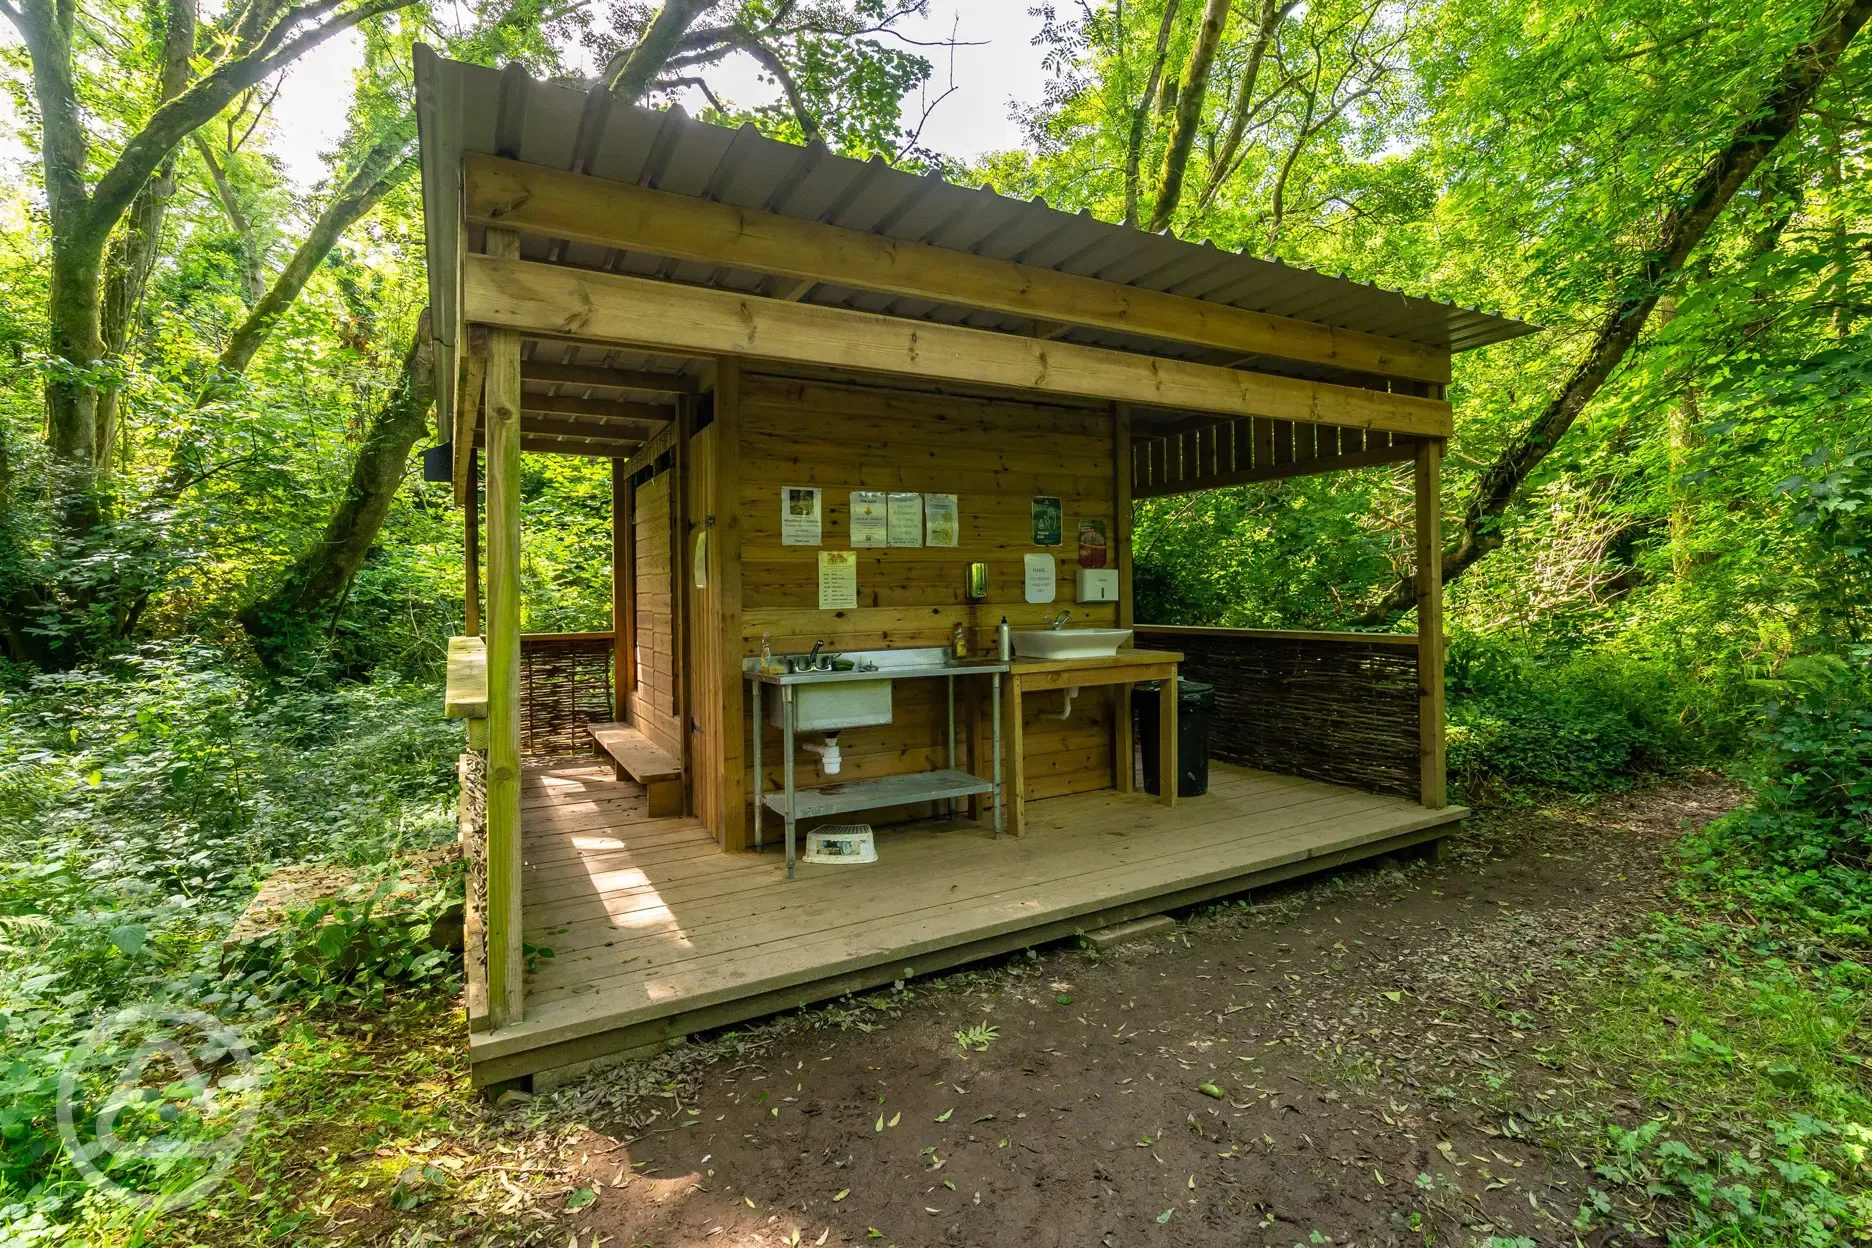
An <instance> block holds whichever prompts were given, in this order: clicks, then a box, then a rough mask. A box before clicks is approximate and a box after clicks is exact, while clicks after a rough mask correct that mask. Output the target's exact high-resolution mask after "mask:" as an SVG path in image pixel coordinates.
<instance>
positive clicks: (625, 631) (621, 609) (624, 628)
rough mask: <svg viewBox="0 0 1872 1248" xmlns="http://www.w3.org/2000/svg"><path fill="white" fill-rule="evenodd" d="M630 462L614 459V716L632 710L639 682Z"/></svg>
mask: <svg viewBox="0 0 1872 1248" xmlns="http://www.w3.org/2000/svg"><path fill="white" fill-rule="evenodd" d="M626 464H627V461H625V460H622V459H614V460H612V461H611V630H612V634H613V642H612V655H611V690H612V706H613V712H612V718H614V719H617V720H623V719H624V718H625V717H626V715H627V714H628V713H629V707H630V691H631V690H632V689H633V688H635V687H636V682H637V586H636V584H635V569H634V568H633V567H632V562H633V560H634V558H635V555H636V548H635V543H634V542H633V540H632V533H631V510H632V508H633V506H634V502H635V499H634V493H635V492H634V491H633V490H632V489H631V483H630V473H629V471H628V470H627V468H626Z"/></svg>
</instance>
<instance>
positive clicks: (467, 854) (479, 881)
mask: <svg viewBox="0 0 1872 1248" xmlns="http://www.w3.org/2000/svg"><path fill="white" fill-rule="evenodd" d="M455 775H456V778H457V779H458V780H460V782H461V799H460V801H459V803H458V804H457V806H456V811H455V815H456V827H457V829H458V833H459V839H460V841H461V851H462V861H463V862H465V863H466V864H467V865H468V877H467V880H466V881H465V885H464V887H465V891H466V895H465V896H464V897H463V903H464V910H463V914H462V943H463V945H464V947H465V956H466V958H467V965H468V967H469V979H470V984H469V1010H470V1013H474V1012H475V1011H476V1010H477V1009H479V1010H480V1011H482V1012H485V1009H486V1001H485V991H484V990H485V988H486V982H485V976H486V974H487V969H486V968H487V755H486V754H485V753H483V752H482V751H480V750H474V749H470V750H465V751H463V753H462V756H461V758H460V759H459V760H458V761H457V763H456V767H455ZM477 977H479V978H480V980H481V982H479V983H476V982H474V981H475V980H476V979H477ZM477 997H479V998H481V999H480V1000H478V1001H477V999H476V998H477Z"/></svg>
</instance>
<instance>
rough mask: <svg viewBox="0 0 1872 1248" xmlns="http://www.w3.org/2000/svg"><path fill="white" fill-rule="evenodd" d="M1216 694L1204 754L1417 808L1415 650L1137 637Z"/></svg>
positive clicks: (1316, 641) (1284, 639)
mask: <svg viewBox="0 0 1872 1248" xmlns="http://www.w3.org/2000/svg"><path fill="white" fill-rule="evenodd" d="M1136 644H1137V645H1138V647H1139V648H1140V649H1151V650H1181V651H1182V652H1183V655H1184V661H1183V667H1182V670H1181V675H1182V676H1184V677H1187V678H1188V679H1190V680H1201V681H1206V682H1208V683H1209V684H1212V685H1214V686H1215V690H1216V705H1215V719H1214V721H1213V724H1212V726H1211V728H1210V745H1209V754H1210V756H1211V757H1213V758H1219V759H1222V760H1223V761H1224V762H1230V763H1239V764H1241V765H1242V766H1244V767H1257V768H1260V769H1261V770H1263V771H1274V772H1280V773H1282V774H1284V775H1290V776H1305V777H1307V778H1308V779H1311V780H1324V781H1326V782H1328V783H1330V784H1343V785H1347V786H1349V787H1351V788H1355V789H1363V790H1365V791H1366V792H1368V793H1389V794H1394V795H1396V796H1398V797H1408V798H1413V799H1414V798H1416V797H1417V796H1418V793H1419V785H1420V783H1421V770H1420V767H1419V759H1420V754H1419V750H1420V745H1419V742H1418V737H1417V650H1416V648H1415V647H1414V646H1404V645H1398V644H1396V643H1395V642H1389V643H1387V642H1366V641H1346V640H1343V639H1341V638H1338V637H1320V638H1304V639H1301V638H1294V637H1291V636H1280V637H1273V636H1267V635H1264V634H1258V633H1254V632H1247V631H1241V632H1237V631H1232V630H1231V631H1221V630H1216V631H1208V630H1205V631H1200V632H1198V631H1183V630H1179V629H1166V630H1164V631H1156V630H1153V629H1150V628H1139V629H1138V630H1137V642H1136Z"/></svg>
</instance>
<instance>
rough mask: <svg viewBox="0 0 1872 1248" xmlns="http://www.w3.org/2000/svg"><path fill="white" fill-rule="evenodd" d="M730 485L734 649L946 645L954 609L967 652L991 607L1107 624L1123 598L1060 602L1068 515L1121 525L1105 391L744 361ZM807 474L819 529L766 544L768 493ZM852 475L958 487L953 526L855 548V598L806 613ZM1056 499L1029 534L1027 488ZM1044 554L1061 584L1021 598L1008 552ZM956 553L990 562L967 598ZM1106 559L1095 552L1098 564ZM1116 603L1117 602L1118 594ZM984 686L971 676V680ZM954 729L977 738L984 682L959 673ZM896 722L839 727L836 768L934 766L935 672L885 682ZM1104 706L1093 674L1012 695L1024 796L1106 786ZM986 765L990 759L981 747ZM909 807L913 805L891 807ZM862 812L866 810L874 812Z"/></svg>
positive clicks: (805, 769)
mask: <svg viewBox="0 0 1872 1248" xmlns="http://www.w3.org/2000/svg"><path fill="white" fill-rule="evenodd" d="M740 398H741V401H740V404H739V417H740V422H741V429H740V439H739V441H740V446H741V463H740V465H739V476H740V481H739V487H738V497H739V501H740V507H739V514H740V525H741V541H740V547H741V551H740V553H741V570H742V577H741V587H742V609H741V622H740V636H739V650H738V655H751V654H757V653H758V652H759V650H760V641H761V637H762V635H763V634H767V635H770V636H771V639H772V643H773V647H774V649H775V651H777V652H787V651H795V650H805V649H807V648H809V647H810V646H811V645H812V644H813V642H814V641H817V640H821V639H823V640H824V641H825V643H826V648H827V649H828V650H835V651H836V650H866V649H878V648H882V647H887V646H888V647H894V648H904V647H913V646H939V645H945V644H947V643H948V641H949V639H950V634H951V630H952V629H953V628H954V626H955V625H956V624H957V623H958V622H959V623H961V624H962V625H963V627H964V629H965V630H966V631H967V634H968V638H969V645H970V648H971V652H972V653H977V654H979V653H983V652H984V651H985V649H986V647H988V646H989V645H991V644H992V643H993V638H994V631H995V626H996V625H997V624H999V623H1000V621H1001V618H1002V616H1004V615H1005V616H1006V617H1007V619H1008V622H1009V623H1010V624H1011V625H1012V626H1013V627H1015V628H1017V629H1020V628H1033V627H1041V626H1044V624H1045V622H1046V621H1048V620H1049V619H1051V617H1052V616H1053V615H1054V614H1055V613H1056V612H1059V611H1062V610H1065V611H1070V612H1071V613H1072V620H1071V623H1072V624H1074V625H1076V626H1079V625H1083V626H1102V627H1112V626H1114V625H1116V624H1117V622H1118V620H1119V618H1120V604H1118V603H1098V604H1091V605H1084V606H1082V605H1080V604H1078V603H1077V602H1075V601H1074V573H1075V572H1076V571H1077V570H1078V554H1079V546H1078V538H1077V529H1078V522H1079V521H1080V520H1082V519H1096V520H1103V521H1104V522H1105V524H1106V532H1107V534H1108V540H1110V538H1111V537H1112V536H1115V535H1117V534H1119V533H1121V532H1122V528H1121V527H1120V523H1119V520H1118V516H1117V512H1116V508H1115V498H1116V493H1117V481H1118V470H1117V466H1116V464H1115V457H1114V452H1115V450H1116V446H1117V442H1116V430H1115V427H1114V426H1115V421H1114V414H1113V409H1112V408H1111V406H1110V405H1102V406H1090V405H1087V406H1068V405H1064V404H1048V403H1033V402H1025V401H1018V400H1012V399H1002V398H989V397H977V396H961V395H953V394H933V393H928V392H925V391H918V390H908V389H899V388H894V387H889V386H886V385H872V384H859V383H855V382H851V381H846V380H831V379H814V380H802V379H800V378H798V377H782V376H776V375H770V374H759V373H755V372H751V371H750V372H748V373H747V374H745V375H744V376H743V377H742V379H741V395H740ZM788 485H810V486H818V487H819V488H820V489H821V491H822V495H821V509H822V514H823V531H822V534H821V544H820V545H819V546H816V547H815V546H783V545H781V543H780V491H781V489H782V488H783V487H785V486H788ZM853 490H883V491H892V490H897V491H915V492H917V493H945V494H955V495H956V496H957V498H958V506H959V510H960V521H961V533H960V540H959V544H958V545H957V546H956V547H954V548H936V547H915V548H908V547H900V548H889V549H869V550H861V551H859V552H858V560H857V563H858V602H859V605H858V607H857V609H855V610H849V611H821V610H820V609H819V606H818V601H819V599H818V556H819V552H820V551H821V550H848V549H850V548H851V530H850V524H849V520H850V513H851V497H850V496H851V492H852V491H853ZM1035 496H1050V497H1057V498H1059V499H1060V501H1061V507H1062V516H1061V521H1062V524H1061V527H1062V530H1063V532H1062V535H1061V537H1062V541H1061V544H1060V545H1059V546H1056V547H1046V548H1042V547H1038V546H1035V545H1034V544H1033V531H1032V512H1031V505H1032V499H1033V498H1034V497H1035ZM1043 550H1044V552H1045V553H1048V554H1052V555H1053V556H1055V558H1056V559H1057V561H1058V565H1057V571H1058V585H1059V588H1058V593H1057V596H1056V599H1055V601H1054V602H1052V603H1049V604H1030V603H1028V602H1026V601H1025V595H1024V592H1023V584H1024V580H1023V577H1024V573H1023V564H1022V556H1023V555H1024V554H1026V553H1028V552H1036V553H1038V552H1041V551H1043ZM971 562H983V563H986V564H987V565H988V581H989V594H988V598H987V600H986V601H985V602H982V603H970V602H968V601H967V600H966V599H965V597H964V594H963V575H964V570H965V568H966V567H967V565H968V564H969V563H971ZM1108 566H1110V565H1109V564H1108ZM1126 605H1127V606H1128V604H1126ZM982 683H983V684H984V686H985V683H986V682H985V681H984V682H982ZM957 689H958V699H957V700H958V722H959V725H960V729H959V733H958V736H959V739H962V740H964V741H965V740H966V734H968V733H970V732H972V733H974V735H975V737H976V739H977V740H979V741H983V742H985V741H986V740H987V739H988V733H987V721H986V720H985V719H979V720H978V721H977V722H976V723H974V724H970V723H968V722H967V721H968V719H969V718H970V716H971V712H969V711H967V710H966V709H964V708H967V707H970V706H971V705H976V706H977V709H976V710H975V711H974V712H973V714H976V715H985V714H986V708H985V706H979V705H977V704H982V703H986V701H987V697H986V688H985V687H984V688H983V689H982V690H980V691H979V692H980V693H981V695H982V696H981V697H980V698H979V699H976V698H973V697H971V696H969V695H970V693H971V692H973V691H971V690H970V689H969V687H968V682H967V681H962V682H959V683H958V686H957ZM893 698H894V702H893V708H892V710H893V719H892V722H891V723H890V724H888V725H885V726H881V727H876V728H860V729H847V730H846V731H845V732H843V733H842V734H840V737H839V745H840V750H841V753H842V754H843V755H844V766H843V769H842V770H841V772H840V778H841V779H846V780H861V779H866V778H869V777H873V776H883V775H897V774H902V773H906V772H913V771H923V770H928V769H930V768H933V767H941V766H943V765H945V762H946V755H945V752H944V735H943V734H944V725H945V723H946V709H945V702H944V696H943V688H942V685H941V682H939V681H905V682H901V683H899V684H898V685H897V686H896V687H895V690H894V693H893ZM1112 705H1113V697H1112V694H1111V692H1110V690H1107V689H1087V690H1086V691H1085V693H1084V694H1082V695H1081V696H1080V697H1079V698H1078V699H1077V700H1076V701H1075V702H1074V703H1073V708H1072V715H1071V717H1070V718H1069V719H1067V720H1064V721H1061V720H1060V719H1058V718H1057V711H1058V708H1059V701H1058V699H1056V698H1046V697H1034V698H1029V699H1028V700H1027V704H1026V706H1027V714H1026V716H1025V723H1024V724H1023V729H1024V732H1023V736H1024V738H1025V742H1026V754H1025V757H1026V772H1027V796H1028V797H1029V798H1042V797H1053V796H1058V795H1061V794H1066V793H1079V792H1086V791H1089V790H1093V789H1103V788H1106V787H1109V786H1110V785H1111V783H1112V775H1113V770H1112V731H1113V720H1112ZM763 728H764V731H765V733H766V735H765V736H764V737H763V743H764V744H763V753H762V763H763V765H764V769H765V771H766V776H765V782H766V785H767V787H768V788H769V789H773V788H776V787H778V786H779V783H780V772H781V766H782V760H781V757H780V736H779V731H778V729H775V728H772V727H767V726H765V725H763ZM977 765H978V768H979V769H980V771H981V772H982V773H983V774H986V772H987V769H988V767H989V765H990V764H989V759H988V758H987V756H986V752H985V751H983V752H982V753H980V754H979V755H978V763H977ZM797 766H798V767H799V768H800V781H799V782H800V784H801V785H802V786H808V785H816V784H821V783H824V777H823V776H821V775H820V774H819V772H818V770H817V768H816V766H814V760H813V759H812V757H811V756H810V755H806V754H802V755H800V757H799V759H798V760H797ZM905 813H920V812H905ZM867 817H870V818H872V819H873V820H874V821H878V822H881V821H882V820H883V819H884V818H886V817H888V816H887V815H885V814H884V812H877V813H874V814H871V815H868V816H867Z"/></svg>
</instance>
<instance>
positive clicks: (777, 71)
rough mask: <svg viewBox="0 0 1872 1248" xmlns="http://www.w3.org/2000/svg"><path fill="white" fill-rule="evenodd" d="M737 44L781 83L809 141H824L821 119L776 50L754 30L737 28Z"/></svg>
mask: <svg viewBox="0 0 1872 1248" xmlns="http://www.w3.org/2000/svg"><path fill="white" fill-rule="evenodd" d="M735 46H736V47H738V48H740V49H741V50H742V51H743V52H746V53H747V54H748V55H749V56H751V57H753V58H754V59H755V60H756V61H759V62H760V64H761V67H762V68H763V69H765V70H766V71H767V72H768V73H770V74H772V75H773V76H774V78H775V79H776V80H777V81H778V82H779V83H780V89H781V90H782V91H784V92H785V93H786V98H787V104H788V105H789V106H790V107H791V108H792V109H793V116H794V117H795V118H796V119H797V120H798V121H799V127H800V134H801V136H802V137H803V138H804V139H805V140H806V142H808V143H824V142H825V135H824V133H823V132H821V131H820V129H819V119H818V118H816V117H814V116H813V114H812V110H811V109H810V108H808V107H806V97H805V96H803V95H801V94H800V89H799V84H798V83H796V82H794V81H793V75H792V73H790V72H789V71H788V70H787V67H786V65H785V63H784V62H782V61H781V59H780V57H779V55H778V54H777V53H775V52H774V50H773V49H772V48H770V47H768V46H767V45H766V44H764V43H762V42H761V41H760V39H759V38H757V37H756V36H755V34H754V32H753V31H751V30H747V29H737V30H736V32H735Z"/></svg>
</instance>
